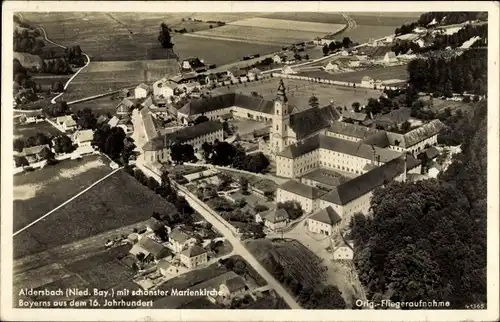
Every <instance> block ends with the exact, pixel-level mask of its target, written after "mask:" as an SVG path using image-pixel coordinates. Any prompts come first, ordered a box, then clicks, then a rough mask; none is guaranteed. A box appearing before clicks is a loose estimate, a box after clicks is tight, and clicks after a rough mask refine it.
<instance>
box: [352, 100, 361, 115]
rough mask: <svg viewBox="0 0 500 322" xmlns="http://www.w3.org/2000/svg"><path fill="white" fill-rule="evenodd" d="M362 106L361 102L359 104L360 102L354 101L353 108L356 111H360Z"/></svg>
mask: <svg viewBox="0 0 500 322" xmlns="http://www.w3.org/2000/svg"><path fill="white" fill-rule="evenodd" d="M360 107H361V104H359V102H354V103H352V109H353V110H354V112H356V113H359V112H360V111H361V109H360Z"/></svg>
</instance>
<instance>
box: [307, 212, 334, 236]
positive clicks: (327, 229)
mask: <svg viewBox="0 0 500 322" xmlns="http://www.w3.org/2000/svg"><path fill="white" fill-rule="evenodd" d="M341 221H342V219H341V218H340V216H339V214H337V212H336V211H335V210H334V209H333V208H332V207H331V206H328V207H326V208H323V209H321V210H319V211H317V212H316V213H315V214H314V215H312V216H311V217H309V218H307V228H308V230H309V231H310V232H312V233H316V234H321V235H326V236H331V235H333V234H335V233H337V232H338V231H339V224H340V222H341Z"/></svg>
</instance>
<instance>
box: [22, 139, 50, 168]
mask: <svg viewBox="0 0 500 322" xmlns="http://www.w3.org/2000/svg"><path fill="white" fill-rule="evenodd" d="M48 151H50V147H49V145H48V144H44V145H37V146H32V147H29V148H24V149H23V151H22V152H21V154H20V156H23V157H25V158H26V160H28V163H29V164H33V163H36V162H39V161H42V160H45V153H46V152H48Z"/></svg>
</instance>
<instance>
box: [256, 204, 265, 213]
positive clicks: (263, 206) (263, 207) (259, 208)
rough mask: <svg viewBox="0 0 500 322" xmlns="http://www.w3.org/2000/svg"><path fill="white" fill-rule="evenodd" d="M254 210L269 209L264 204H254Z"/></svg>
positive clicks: (262, 210)
mask: <svg viewBox="0 0 500 322" xmlns="http://www.w3.org/2000/svg"><path fill="white" fill-rule="evenodd" d="M253 209H254V210H255V212H264V211H266V210H269V208H268V207H267V206H265V205H259V204H257V205H255V207H254V208H253Z"/></svg>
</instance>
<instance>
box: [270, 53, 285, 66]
mask: <svg viewBox="0 0 500 322" xmlns="http://www.w3.org/2000/svg"><path fill="white" fill-rule="evenodd" d="M285 60H286V54H284V53H278V54H275V55H274V56H273V62H275V63H276V64H281V63H284V62H285Z"/></svg>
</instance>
